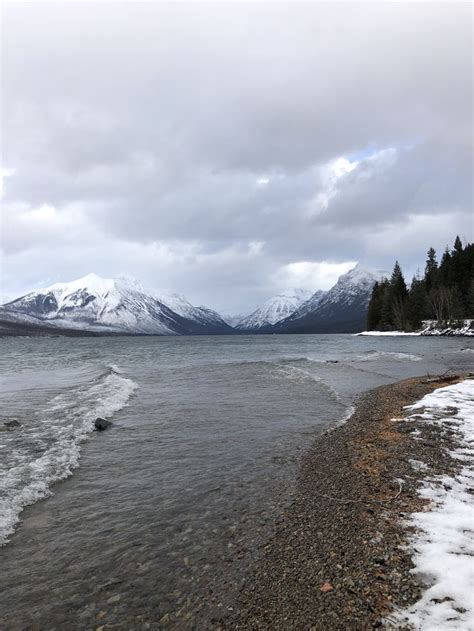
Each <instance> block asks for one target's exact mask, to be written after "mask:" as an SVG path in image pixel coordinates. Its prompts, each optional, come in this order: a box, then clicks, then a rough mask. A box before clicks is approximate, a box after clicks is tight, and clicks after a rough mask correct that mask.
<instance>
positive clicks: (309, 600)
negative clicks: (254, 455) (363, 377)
mask: <svg viewBox="0 0 474 631" xmlns="http://www.w3.org/2000/svg"><path fill="white" fill-rule="evenodd" d="M459 379H461V377H460V376H452V377H449V378H446V377H439V378H427V377H423V378H417V379H407V380H405V381H402V382H400V383H397V384H393V385H388V386H382V387H379V388H376V389H374V390H372V391H369V392H368V393H366V394H364V395H363V396H362V397H361V398H360V400H359V401H358V403H357V408H356V412H355V413H354V415H353V416H352V417H351V419H350V420H349V421H348V422H347V423H346V424H344V425H342V426H339V427H336V428H334V429H333V430H331V431H329V432H326V433H325V434H323V435H322V436H320V437H319V438H318V439H317V440H316V441H315V443H314V444H313V445H312V447H311V448H310V450H309V452H308V453H307V455H306V456H305V458H304V460H303V463H302V468H301V472H300V476H299V480H298V485H297V491H296V494H295V496H294V498H293V501H292V502H291V503H290V504H289V505H288V506H287V508H286V509H285V510H284V512H283V513H282V514H281V516H280V517H279V518H278V520H277V523H276V527H275V531H274V534H273V535H272V537H271V538H270V540H268V541H267V542H265V544H263V545H262V549H261V550H260V555H259V558H258V559H257V561H256V562H255V563H254V564H253V566H252V567H251V568H250V569H249V573H248V576H247V578H246V580H245V581H244V583H243V586H242V587H241V589H240V591H239V594H238V600H237V602H236V604H235V606H234V607H233V611H231V612H229V614H228V615H225V616H223V617H222V618H220V619H219V620H217V619H216V620H215V627H216V628H220V629H288V630H289V629H301V630H312V631H318V630H321V631H329V630H332V629H334V630H338V631H339V630H341V629H354V630H356V629H361V630H362V629H372V628H397V629H401V628H404V627H403V626H400V623H396V622H395V621H394V620H393V618H392V622H391V614H392V612H393V611H394V610H395V609H397V608H406V607H407V606H409V605H411V604H412V603H414V602H415V601H417V600H418V599H419V597H420V594H421V591H422V586H420V584H419V583H418V582H417V580H416V578H415V577H414V575H413V574H412V573H411V572H410V570H411V569H412V568H413V563H412V558H411V555H410V553H409V551H408V550H407V549H406V543H407V541H408V537H409V535H410V532H409V528H407V526H406V520H405V518H406V517H407V515H408V514H410V513H413V512H415V511H420V510H421V511H422V510H423V509H424V506H426V504H427V500H423V499H422V498H421V497H420V495H419V493H418V489H419V486H420V483H421V481H422V479H423V475H424V474H423V471H422V470H417V469H416V467H414V466H413V461H423V462H424V463H427V464H428V465H429V467H430V470H431V473H432V474H434V475H437V474H450V475H452V474H453V473H455V472H456V471H457V470H458V469H459V466H460V464H459V461H458V460H455V459H453V458H452V457H450V456H449V454H448V450H449V448H450V447H451V446H452V445H451V443H452V442H453V441H455V436H454V432H450V430H449V428H443V429H441V428H440V427H439V426H433V425H430V424H427V423H423V422H422V421H421V422H420V420H416V419H413V418H410V420H409V421H407V420H404V418H403V417H406V416H407V413H406V411H405V410H404V409H403V408H404V406H406V405H408V404H412V403H414V402H416V401H418V400H419V399H421V398H422V397H423V396H424V395H425V394H427V393H429V392H431V391H433V390H434V389H436V388H439V387H442V386H445V385H447V384H448V383H455V382H456V381H459ZM394 419H395V420H394ZM413 432H415V434H416V436H417V438H416V440H415V439H414V438H413V435H412V433H413Z"/></svg>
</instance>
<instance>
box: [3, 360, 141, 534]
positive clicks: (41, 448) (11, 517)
mask: <svg viewBox="0 0 474 631" xmlns="http://www.w3.org/2000/svg"><path fill="white" fill-rule="evenodd" d="M137 387H138V386H137V384H136V383H135V382H134V381H132V380H131V379H128V378H126V377H124V376H123V375H122V374H121V372H120V369H119V368H118V367H117V366H114V365H111V366H107V367H106V369H105V370H104V371H103V372H102V373H101V374H100V375H99V376H97V377H96V378H95V379H94V380H93V381H92V382H90V383H88V384H86V385H80V386H76V387H74V388H70V389H68V390H67V391H66V392H64V393H62V394H59V395H57V396H55V397H53V398H52V399H51V400H49V402H47V403H46V405H45V406H44V407H43V408H42V409H41V410H39V411H38V412H36V413H34V414H33V415H32V416H31V417H30V418H28V419H27V420H26V421H25V422H23V423H22V425H21V427H18V428H17V429H15V430H14V431H8V432H7V431H4V432H1V433H0V446H5V445H2V443H6V445H8V457H7V458H6V462H5V464H3V463H2V464H1V465H0V546H1V545H4V544H5V543H7V542H8V537H9V536H10V535H11V534H12V533H13V532H14V530H15V525H16V524H17V523H18V521H19V516H20V513H21V511H22V510H23V508H25V507H26V506H28V505H30V504H34V503H35V502H37V501H38V500H40V499H43V498H45V497H48V496H49V495H52V491H51V485H52V484H53V483H54V482H57V481H59V480H64V479H65V478H67V477H69V476H70V475H71V474H72V471H73V469H75V468H76V467H78V466H79V458H80V450H81V447H80V445H81V442H82V441H83V440H84V439H85V438H86V437H87V435H88V434H89V433H90V432H92V431H93V429H94V422H95V419H96V418H97V417H99V416H100V417H103V418H110V417H112V416H113V415H114V414H115V413H116V412H118V411H119V410H121V409H122V408H123V407H124V406H125V405H126V404H127V402H128V400H129V399H130V397H131V396H132V394H133V392H134V391H135V390H136V388H137Z"/></svg>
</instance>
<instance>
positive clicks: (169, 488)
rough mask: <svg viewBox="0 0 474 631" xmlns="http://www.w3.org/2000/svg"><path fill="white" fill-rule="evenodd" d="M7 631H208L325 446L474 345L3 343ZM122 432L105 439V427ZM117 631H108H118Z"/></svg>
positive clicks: (383, 341)
mask: <svg viewBox="0 0 474 631" xmlns="http://www.w3.org/2000/svg"><path fill="white" fill-rule="evenodd" d="M0 347H1V350H2V353H1V357H0V369H1V373H2V378H1V387H0V400H1V416H2V418H1V419H0V422H2V423H3V422H5V421H8V420H11V419H16V420H17V421H18V422H19V423H20V424H21V425H20V427H18V428H16V429H13V430H10V431H1V432H0V542H1V544H3V545H2V547H0V628H1V629H6V630H10V629H26V628H28V629H41V630H42V629H48V630H50V629H96V628H97V627H99V626H101V625H104V624H107V625H116V626H115V627H113V626H111V627H110V628H123V629H144V628H153V629H154V628H162V627H163V628H164V627H166V626H168V627H172V628H173V627H174V628H183V629H185V628H202V629H206V628H210V627H212V625H213V620H214V619H218V618H219V616H220V615H223V614H225V611H226V608H227V607H231V606H232V594H233V593H235V591H236V590H237V589H238V586H239V584H240V582H241V581H242V580H244V579H245V568H246V567H247V566H248V564H249V563H250V562H251V561H252V559H253V558H254V555H255V554H256V550H257V544H258V543H259V541H261V540H264V539H265V537H266V536H268V533H269V532H270V530H271V527H272V523H273V520H274V519H275V516H276V515H277V514H278V511H279V510H280V509H281V507H282V506H283V505H284V503H285V502H286V501H288V499H289V498H291V492H292V488H293V483H294V480H295V475H296V473H297V468H298V462H299V459H300V457H301V454H302V453H303V452H304V450H305V448H306V447H307V446H308V445H309V444H310V443H311V441H312V440H313V439H314V437H315V436H316V435H317V433H318V432H320V431H321V430H324V429H326V428H328V427H329V426H331V425H332V424H334V423H336V422H338V421H340V420H341V419H344V418H346V417H347V416H348V414H350V410H351V406H352V405H353V403H354V399H355V397H356V396H357V395H358V394H359V393H361V392H363V391H364V390H367V389H369V388H372V387H375V386H378V385H382V384H386V383H390V382H393V381H398V380H400V379H402V378H406V377H410V376H415V375H422V374H426V373H440V372H444V371H446V370H447V369H449V368H452V369H454V370H463V371H467V370H472V368H473V365H474V340H471V339H468V338H436V337H406V338H403V337H399V338H383V337H377V338H371V337H355V336H350V335H332V336H330V335H300V336H298V335H294V336H223V337H173V338H166V337H163V338H160V337H137V338H133V337H116V338H80V339H72V338H31V339H28V338H16V339H14V338H10V339H9V338H4V339H1V340H0ZM99 416H100V417H105V418H109V419H110V420H112V421H113V426H112V427H111V428H110V429H108V430H107V431H106V432H102V433H98V432H93V431H92V430H93V423H94V420H95V419H96V418H97V417H99ZM106 628H109V627H106Z"/></svg>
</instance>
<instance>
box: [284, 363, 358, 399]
mask: <svg viewBox="0 0 474 631" xmlns="http://www.w3.org/2000/svg"><path fill="white" fill-rule="evenodd" d="M275 367H276V368H277V370H278V372H279V374H281V375H283V376H284V377H285V378H286V379H290V380H292V381H297V382H303V381H308V379H309V380H311V381H315V382H317V383H318V384H320V385H321V386H322V387H323V388H325V389H326V390H327V391H328V392H329V393H330V394H331V395H332V397H333V398H334V399H335V400H336V401H337V402H338V403H340V404H341V405H346V404H345V402H344V401H343V399H342V398H341V395H340V394H339V392H338V391H337V390H336V389H335V388H333V387H332V386H331V385H329V384H328V383H327V382H326V381H324V379H323V378H322V377H320V376H319V375H316V374H315V373H313V372H310V371H309V370H304V369H303V368H299V367H297V366H290V365H288V364H284V363H283V364H282V363H281V362H278V363H275Z"/></svg>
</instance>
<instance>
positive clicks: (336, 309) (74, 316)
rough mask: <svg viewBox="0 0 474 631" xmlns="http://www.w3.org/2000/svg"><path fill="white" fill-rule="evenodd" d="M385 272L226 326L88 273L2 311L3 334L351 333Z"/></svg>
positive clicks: (359, 326)
mask: <svg viewBox="0 0 474 631" xmlns="http://www.w3.org/2000/svg"><path fill="white" fill-rule="evenodd" d="M384 275H385V274H384V273H383V272H379V271H375V270H367V269H364V268H363V267H361V266H360V265H357V266H356V267H355V268H353V269H352V270H350V271H349V272H348V273H347V274H344V275H342V276H341V277H340V278H339V279H338V281H337V283H336V284H335V285H334V287H332V288H331V289H330V290H329V291H326V292H325V291H322V290H318V291H316V292H315V293H314V294H311V293H310V292H308V291H306V290H302V289H292V290H288V291H285V292H283V293H281V294H278V295H277V296H274V297H273V298H270V299H269V300H268V301H266V302H265V303H264V304H263V305H262V306H261V307H259V308H258V309H256V310H254V311H252V312H251V313H250V314H248V315H245V316H240V317H237V318H232V319H229V318H227V322H226V321H225V320H224V318H222V317H221V316H220V315H219V314H218V313H216V312H215V311H213V310H212V309H208V308H207V307H195V306H193V305H192V304H191V303H190V302H188V300H186V298H185V297H184V296H180V295H178V294H169V293H168V294H167V293H159V292H155V291H153V290H149V289H145V288H144V287H143V286H142V285H141V284H140V283H139V282H138V281H136V280H133V279H126V278H118V279H107V278H101V277H99V276H97V275H96V274H89V275H87V276H84V277H83V278H80V279H78V280H75V281H72V282H69V283H56V284H54V285H51V286H50V287H47V288H45V289H41V290H37V291H33V292H30V293H28V294H26V295H24V296H21V297H20V298H17V299H15V300H12V301H11V302H8V303H7V304H5V305H3V306H2V307H0V335H15V334H16V335H35V334H36V335H48V334H59V335H120V334H122V335H123V334H127V335H222V334H238V333H240V334H242V333H352V332H358V331H361V330H363V329H364V328H365V319H366V311H367V305H368V302H369V299H370V295H371V292H372V287H373V285H374V283H375V281H377V280H380V279H381V278H382V277H383V276H384ZM229 322H231V323H232V325H231V324H229Z"/></svg>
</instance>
